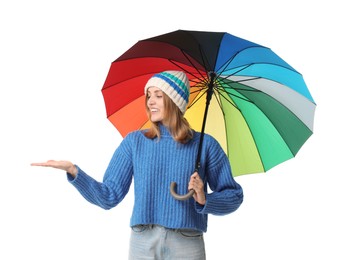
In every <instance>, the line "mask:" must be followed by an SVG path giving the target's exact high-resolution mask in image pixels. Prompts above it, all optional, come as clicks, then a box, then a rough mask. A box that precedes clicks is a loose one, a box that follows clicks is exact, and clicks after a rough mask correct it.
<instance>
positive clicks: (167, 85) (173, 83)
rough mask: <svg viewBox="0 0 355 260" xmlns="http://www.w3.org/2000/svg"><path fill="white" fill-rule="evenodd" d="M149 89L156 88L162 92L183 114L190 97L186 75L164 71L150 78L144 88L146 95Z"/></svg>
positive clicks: (179, 72) (173, 71) (180, 72)
mask: <svg viewBox="0 0 355 260" xmlns="http://www.w3.org/2000/svg"><path fill="white" fill-rule="evenodd" d="M149 87H157V88H159V89H160V90H162V91H163V92H164V93H165V94H166V95H167V96H168V97H169V98H170V99H171V100H172V101H173V102H174V103H175V104H176V105H177V106H178V108H179V109H180V111H181V112H182V113H183V114H184V113H185V111H186V107H187V104H188V102H189V96H190V83H189V79H188V78H187V76H186V74H185V73H184V72H182V71H175V70H170V71H164V72H161V73H158V74H155V75H154V76H152V77H151V78H150V79H149V80H148V82H147V84H146V85H145V88H144V94H147V89H148V88H149Z"/></svg>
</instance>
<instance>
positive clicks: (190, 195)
mask: <svg viewBox="0 0 355 260" xmlns="http://www.w3.org/2000/svg"><path fill="white" fill-rule="evenodd" d="M175 188H176V182H172V183H171V184H170V193H171V195H172V196H173V197H174V198H175V199H177V200H187V199H189V198H191V197H192V195H194V193H195V191H194V190H190V191H189V192H188V193H186V194H185V195H179V194H177V193H176V191H175Z"/></svg>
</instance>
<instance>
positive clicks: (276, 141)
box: [102, 30, 316, 176]
mask: <svg viewBox="0 0 355 260" xmlns="http://www.w3.org/2000/svg"><path fill="white" fill-rule="evenodd" d="M165 70H183V71H185V73H186V74H187V76H188V78H189V80H190V85H191V89H190V93H191V94H190V100H189V106H188V109H187V111H186V114H185V117H186V118H187V120H188V121H189V123H190V124H191V126H192V128H194V129H196V130H201V132H206V133H209V134H211V135H212V136H214V137H215V138H216V139H217V140H218V141H219V143H220V144H221V146H222V147H223V149H224V150H225V152H226V153H227V155H228V158H229V160H230V163H231V167H232V172H233V175H234V176H239V175H242V174H249V173H259V172H266V171H267V170H269V169H271V168H272V167H274V166H276V165H278V164H280V163H282V162H284V161H286V160H288V159H290V158H293V157H294V156H295V155H296V154H297V152H298V151H299V149H300V148H301V146H302V145H303V144H304V143H305V142H306V140H307V139H308V138H309V137H310V136H311V135H312V133H313V120H314V112H315V107H316V104H315V102H314V100H313V98H312V96H311V94H310V92H309V90H308V89H307V86H306V84H305V82H304V80H303V77H302V75H301V74H300V73H299V72H297V71H296V70H295V69H294V68H292V67H291V66H290V65H289V64H288V63H286V62H285V61H284V60H283V59H281V58H280V57H279V56H278V55H276V54H275V53H274V52H273V51H272V50H271V49H270V48H267V47H264V46H261V45H259V44H256V43H253V42H250V41H247V40H244V39H241V38H239V37H236V36H233V35H231V34H228V33H225V32H203V31H186V30H177V31H174V32H170V33H167V34H163V35H159V36H156V37H153V38H149V39H145V40H141V41H138V42H137V43H136V44H135V45H133V46H132V47H131V48H130V49H128V50H127V51H126V52H125V53H124V54H123V55H121V56H120V57H119V58H118V59H117V60H115V61H114V62H112V64H111V67H110V70H109V73H108V75H107V79H106V81H105V83H104V86H103V88H102V93H103V96H104V100H105V105H106V111H107V117H108V119H109V120H110V121H111V122H112V123H113V125H114V126H115V127H116V128H117V129H118V131H119V132H120V133H121V135H122V136H123V137H124V136H126V135H127V133H129V132H130V131H132V130H137V129H144V128H147V127H148V126H149V122H148V120H147V116H146V113H145V108H144V107H145V105H144V102H145V97H144V91H143V89H144V86H145V83H146V82H147V80H148V79H149V78H150V77H151V76H152V75H154V74H155V73H158V72H162V71H165ZM207 111H208V112H207ZM207 113H208V115H207ZM201 136H202V138H201V139H203V135H201ZM201 144H202V140H200V146H201ZM198 163H199V158H197V160H196V166H198Z"/></svg>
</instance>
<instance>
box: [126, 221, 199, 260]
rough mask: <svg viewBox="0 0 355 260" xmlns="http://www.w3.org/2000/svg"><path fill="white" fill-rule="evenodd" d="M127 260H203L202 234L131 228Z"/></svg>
mask: <svg viewBox="0 0 355 260" xmlns="http://www.w3.org/2000/svg"><path fill="white" fill-rule="evenodd" d="M129 259H130V260H137V259H151V260H169V259H171V260H178V259H183V260H205V259H206V253H205V243H204V240H203V233H202V232H200V231H195V230H184V229H168V228H164V227H162V226H159V225H137V226H134V227H132V231H131V239H130V248H129Z"/></svg>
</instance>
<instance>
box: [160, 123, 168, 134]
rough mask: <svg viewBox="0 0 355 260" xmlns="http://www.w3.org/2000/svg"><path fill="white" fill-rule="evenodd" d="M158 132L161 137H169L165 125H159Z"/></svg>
mask: <svg viewBox="0 0 355 260" xmlns="http://www.w3.org/2000/svg"><path fill="white" fill-rule="evenodd" d="M159 130H160V135H161V136H171V134H170V131H169V129H168V128H167V127H166V126H165V125H163V124H160V123H159Z"/></svg>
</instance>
